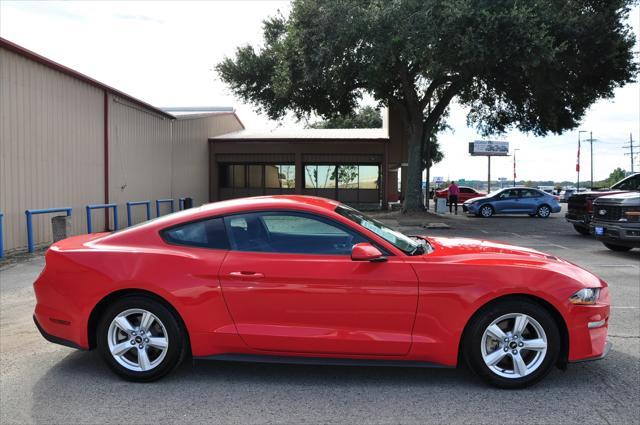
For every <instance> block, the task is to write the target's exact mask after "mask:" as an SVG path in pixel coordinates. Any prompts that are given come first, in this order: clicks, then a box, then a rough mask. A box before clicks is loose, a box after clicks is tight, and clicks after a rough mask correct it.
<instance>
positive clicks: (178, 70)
mask: <svg viewBox="0 0 640 425" xmlns="http://www.w3.org/2000/svg"><path fill="white" fill-rule="evenodd" d="M289 9H290V5H289V2H288V1H286V0H283V1H248V0H246V1H210V2H204V1H200V2H186V1H182V2H169V1H163V2H152V1H143V2H97V1H95V2H82V1H81V2H73V1H69V2H53V1H52V2H44V1H36V2H30V1H17V2H14V1H6V0H0V36H2V37H3V38H6V39H8V40H10V41H12V42H14V43H17V44H19V45H21V46H23V47H25V48H27V49H30V50H33V51H35V52H36V53H39V54H41V55H43V56H45V57H47V58H49V59H52V60H54V61H56V62H59V63H61V64H63V65H66V66H68V67H70V68H73V69H75V70H77V71H79V72H82V73H84V74H86V75H88V76H90V77H92V78H95V79H97V80H99V81H101V82H103V83H105V84H108V85H110V86H113V87H114V88H117V89H119V90H121V91H123V92H125V93H127V94H130V95H131V96H133V97H136V98H138V99H141V100H143V101H145V102H148V103H150V104H152V105H155V106H159V107H165V106H233V107H235V108H236V111H237V114H238V116H239V117H240V119H241V120H242V122H243V123H244V124H245V126H246V127H247V128H248V129H253V130H267V129H273V128H277V127H282V126H284V127H288V128H302V127H304V124H305V123H304V122H297V121H295V120H294V119H293V118H291V117H288V118H286V119H284V120H283V121H281V122H274V121H270V120H269V119H268V118H267V117H266V116H264V115H260V114H259V113H257V112H256V111H255V108H254V107H253V106H252V105H246V104H243V103H242V101H240V100H239V99H237V98H235V97H234V96H233V94H232V93H231V92H230V90H229V89H228V88H227V87H226V86H225V85H224V83H222V82H221V81H220V79H219V78H218V76H217V75H216V73H215V71H214V66H215V65H216V64H217V63H218V62H220V61H221V60H222V59H224V58H225V57H227V56H232V55H233V53H234V52H235V49H236V48H237V47H238V46H242V45H246V44H251V45H253V46H260V45H261V43H262V21H263V20H264V19H265V18H266V17H268V16H272V15H274V14H276V13H278V11H280V12H281V13H283V14H284V15H285V16H286V14H287V13H288V11H289ZM629 24H630V25H631V26H632V27H633V29H634V31H635V34H636V37H637V38H638V34H639V33H640V8H639V7H635V8H634V9H633V10H632V13H631V15H630V22H629ZM638 42H639V44H640V39H639V40H638ZM636 51H638V45H636ZM369 102H370V101H369ZM466 113H467V110H466V109H465V108H463V107H461V106H459V105H457V104H455V103H454V104H453V105H452V107H451V113H450V117H449V121H448V122H449V124H450V125H451V127H452V128H453V131H449V132H446V133H443V134H441V135H440V142H441V145H442V148H443V151H444V153H445V159H444V160H443V161H442V162H441V163H439V164H437V165H436V166H434V167H433V168H432V171H431V175H432V176H434V177H435V176H439V177H443V178H445V179H447V180H449V179H455V180H459V179H460V178H466V179H479V180H483V179H486V178H487V159H486V158H484V157H471V156H470V155H469V154H468V142H470V141H473V140H476V139H481V137H480V136H479V135H478V134H476V132H475V131H474V129H473V128H469V127H467V125H466ZM579 129H580V130H585V131H591V132H593V138H594V139H596V141H594V142H593V151H594V153H593V155H594V164H593V165H594V175H593V178H594V181H597V180H602V179H604V178H606V177H607V176H608V175H609V173H610V172H611V171H612V170H613V169H614V168H616V167H622V168H624V169H626V170H630V166H631V164H630V157H629V156H625V155H624V153H625V152H628V150H624V149H623V145H625V144H628V141H629V136H630V134H631V135H632V137H633V140H634V141H635V142H636V143H638V140H639V139H640V134H639V133H640V84H639V83H634V84H629V85H627V86H625V87H623V88H620V89H618V90H616V92H615V96H614V98H612V99H604V100H600V101H598V102H597V103H595V104H594V105H593V106H592V107H591V108H590V109H589V111H588V113H587V114H586V115H585V117H584V119H583V121H582V125H581V126H580V128H579ZM588 136H589V133H582V135H581V137H582V139H583V140H584V139H585V138H587V137H588ZM492 139H493V140H505V141H508V142H509V143H510V152H512V153H513V151H514V149H518V151H517V154H516V160H517V175H518V176H517V177H518V180H520V179H524V180H554V181H563V180H570V181H575V179H576V173H575V164H576V151H577V144H578V130H577V129H576V130H573V131H569V132H566V133H565V134H563V135H560V136H555V135H552V136H547V137H534V136H533V135H530V134H524V133H520V132H518V131H512V132H509V133H507V134H505V135H501V136H498V137H493V138H492ZM589 157H590V152H589V144H588V143H583V144H582V154H581V158H582V159H581V173H580V180H581V181H587V180H589V178H590V171H589V170H590V161H589ZM635 162H636V168H635V169H636V171H638V170H639V169H640V156H636V161H635ZM491 176H492V178H493V179H497V178H498V177H506V178H508V179H509V180H510V179H512V178H513V157H512V156H509V157H496V158H493V159H492V161H491Z"/></svg>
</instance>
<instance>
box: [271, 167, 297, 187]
mask: <svg viewBox="0 0 640 425" xmlns="http://www.w3.org/2000/svg"><path fill="white" fill-rule="evenodd" d="M264 178H265V187H266V188H267V189H280V188H282V189H295V187H296V166H295V165H271V164H267V165H265V166H264Z"/></svg>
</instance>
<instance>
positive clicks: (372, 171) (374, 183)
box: [358, 165, 380, 189]
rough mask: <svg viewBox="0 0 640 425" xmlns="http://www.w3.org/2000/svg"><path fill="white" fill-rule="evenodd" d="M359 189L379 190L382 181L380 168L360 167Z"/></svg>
mask: <svg viewBox="0 0 640 425" xmlns="http://www.w3.org/2000/svg"><path fill="white" fill-rule="evenodd" d="M358 171H359V173H358V188H359V189H378V185H379V181H380V167H378V166H377V165H360V166H358Z"/></svg>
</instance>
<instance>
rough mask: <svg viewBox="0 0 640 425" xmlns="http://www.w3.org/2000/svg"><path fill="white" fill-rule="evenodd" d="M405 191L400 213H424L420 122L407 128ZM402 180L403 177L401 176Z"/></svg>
mask: <svg viewBox="0 0 640 425" xmlns="http://www.w3.org/2000/svg"><path fill="white" fill-rule="evenodd" d="M407 131H408V133H407V150H408V152H407V153H408V166H407V176H406V179H407V191H406V193H405V197H404V204H403V206H402V212H416V211H424V202H423V200H422V156H421V153H422V122H419V123H416V121H414V122H413V123H411V124H410V125H409V126H408V128H407ZM402 178H403V179H404V178H405V176H402Z"/></svg>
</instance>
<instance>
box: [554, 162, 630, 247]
mask: <svg viewBox="0 0 640 425" xmlns="http://www.w3.org/2000/svg"><path fill="white" fill-rule="evenodd" d="M629 191H636V192H637V191H640V173H635V174H632V175H630V176H628V177H626V178H624V179H622V180H620V181H619V182H618V183H616V184H614V185H613V186H611V188H610V189H608V190H599V191H589V192H580V193H577V194H575V195H572V196H571V197H570V198H569V200H568V201H567V213H566V214H565V218H566V219H567V221H568V222H569V223H572V224H573V228H574V229H576V231H577V232H578V233H580V234H582V235H589V234H590V230H589V223H590V222H591V215H592V213H593V201H594V200H595V199H597V198H599V197H601V196H607V195H615V194H617V193H623V192H629Z"/></svg>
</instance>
